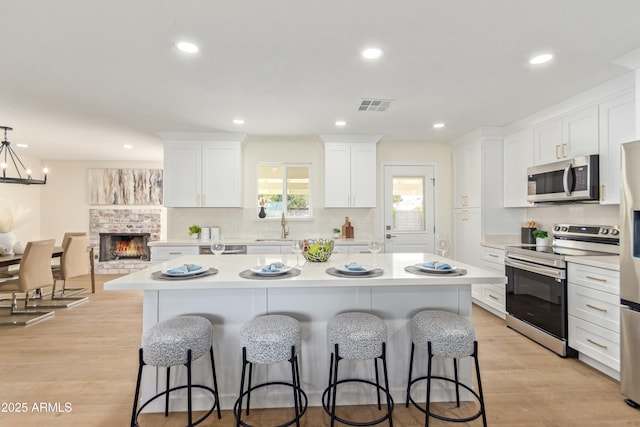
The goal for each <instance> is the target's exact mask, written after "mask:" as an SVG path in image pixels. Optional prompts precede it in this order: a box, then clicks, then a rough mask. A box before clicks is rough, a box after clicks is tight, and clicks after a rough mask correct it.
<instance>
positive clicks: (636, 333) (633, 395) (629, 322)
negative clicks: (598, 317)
mask: <svg viewBox="0 0 640 427" xmlns="http://www.w3.org/2000/svg"><path fill="white" fill-rule="evenodd" d="M620 320H621V325H620V335H621V341H622V343H621V348H620V368H621V371H622V372H623V375H621V378H620V390H621V391H622V394H624V395H625V396H626V397H628V398H629V399H631V400H633V401H634V402H639V403H640V363H638V361H640V312H638V311H633V310H629V309H622V310H620Z"/></svg>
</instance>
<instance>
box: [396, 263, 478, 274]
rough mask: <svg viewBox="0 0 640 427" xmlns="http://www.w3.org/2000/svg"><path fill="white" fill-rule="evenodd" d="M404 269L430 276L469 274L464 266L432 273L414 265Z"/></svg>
mask: <svg viewBox="0 0 640 427" xmlns="http://www.w3.org/2000/svg"><path fill="white" fill-rule="evenodd" d="M404 271H406V272H408V273H412V274H420V275H422V276H429V277H438V276H440V277H455V276H464V275H465V274H467V270H465V269H464V268H454V269H453V270H450V271H448V272H446V273H430V272H428V271H424V270H420V269H419V268H418V267H414V266H413V265H409V266H406V267H405V268H404Z"/></svg>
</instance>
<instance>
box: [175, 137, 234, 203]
mask: <svg viewBox="0 0 640 427" xmlns="http://www.w3.org/2000/svg"><path fill="white" fill-rule="evenodd" d="M183 135H184V134H183ZM198 135H199V137H198V138H202V139H195V138H192V139H188V135H187V136H186V137H183V138H182V139H180V140H178V139H171V140H168V139H167V138H165V139H167V140H166V141H165V143H164V205H165V206H167V207H241V206H242V139H243V138H242V137H229V136H227V137H226V139H227V140H223V139H225V138H224V137H223V136H212V137H210V138H211V139H216V138H217V139H218V140H215V141H211V140H206V139H205V138H206V137H203V136H202V134H198Z"/></svg>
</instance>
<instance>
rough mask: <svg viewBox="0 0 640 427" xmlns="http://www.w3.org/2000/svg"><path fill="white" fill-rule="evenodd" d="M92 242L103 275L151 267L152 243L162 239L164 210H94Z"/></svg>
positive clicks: (91, 220) (90, 236) (90, 229)
mask: <svg viewBox="0 0 640 427" xmlns="http://www.w3.org/2000/svg"><path fill="white" fill-rule="evenodd" d="M89 215H90V218H89V244H90V245H91V246H92V247H93V248H94V252H95V253H96V254H99V256H98V259H97V260H96V261H97V262H96V263H95V271H96V273H99V274H127V273H131V272H133V271H136V270H140V269H142V268H146V267H148V266H149V259H150V256H149V253H150V252H149V246H148V245H147V244H148V242H152V241H155V240H159V239H160V229H161V225H160V222H161V212H160V209H90V210H89Z"/></svg>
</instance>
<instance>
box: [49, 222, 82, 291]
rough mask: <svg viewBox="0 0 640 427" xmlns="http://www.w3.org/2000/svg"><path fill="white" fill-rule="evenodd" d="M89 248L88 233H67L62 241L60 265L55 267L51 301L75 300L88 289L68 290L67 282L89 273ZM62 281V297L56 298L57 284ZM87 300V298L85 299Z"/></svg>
mask: <svg viewBox="0 0 640 427" xmlns="http://www.w3.org/2000/svg"><path fill="white" fill-rule="evenodd" d="M88 246H89V236H88V235H87V233H65V236H64V238H63V239H62V257H61V258H60V265H58V266H53V267H52V271H53V290H52V292H51V299H55V300H62V299H70V298H73V297H72V295H76V294H78V293H80V292H84V291H86V290H87V289H86V288H67V287H66V285H67V280H69V279H73V278H74V277H79V276H84V275H86V274H87V273H88V265H87V247H88ZM58 280H62V288H61V289H60V295H59V296H56V284H57V282H58ZM85 298H86V297H85Z"/></svg>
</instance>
